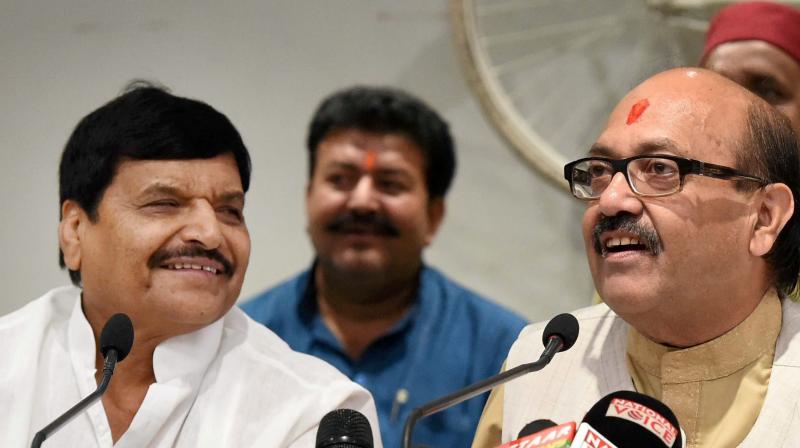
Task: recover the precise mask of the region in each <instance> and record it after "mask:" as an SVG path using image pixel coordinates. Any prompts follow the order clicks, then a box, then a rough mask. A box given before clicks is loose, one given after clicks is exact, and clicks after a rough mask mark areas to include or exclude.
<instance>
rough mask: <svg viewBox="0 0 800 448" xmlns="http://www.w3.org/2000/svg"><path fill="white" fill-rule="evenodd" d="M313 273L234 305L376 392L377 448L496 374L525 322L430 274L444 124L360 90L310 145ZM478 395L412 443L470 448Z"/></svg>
mask: <svg viewBox="0 0 800 448" xmlns="http://www.w3.org/2000/svg"><path fill="white" fill-rule="evenodd" d="M307 143H308V150H309V182H308V186H307V190H306V211H307V215H308V225H307V231H308V234H309V236H310V238H311V242H312V244H313V246H314V249H315V251H316V258H315V261H314V263H313V264H312V266H311V267H310V268H309V269H308V270H306V271H304V272H302V273H300V274H299V275H297V276H296V277H294V278H292V279H290V280H288V281H287V282H285V283H283V284H280V285H278V286H276V287H274V288H272V289H270V290H268V291H266V292H264V293H263V294H261V295H259V296H258V297H256V298H255V299H253V300H252V301H250V302H248V303H246V304H244V305H243V306H242V308H243V309H244V310H245V312H247V313H248V314H249V315H250V316H251V317H253V318H254V319H255V320H257V321H259V322H262V323H264V324H265V325H266V326H267V327H269V328H270V329H272V330H273V331H274V332H275V333H277V334H278V335H279V336H281V337H282V338H283V339H284V340H286V341H287V342H288V343H289V345H290V346H291V347H292V348H293V349H294V350H297V351H301V352H305V353H309V354H312V355H315V356H317V357H320V358H322V359H324V360H326V361H328V362H329V363H331V364H333V365H334V366H336V367H337V368H339V370H341V371H342V372H343V373H344V374H346V375H347V376H348V377H350V378H351V379H353V380H354V381H356V382H358V383H360V384H361V385H363V386H364V387H366V388H367V389H368V390H369V391H370V392H372V394H373V396H374V397H375V402H376V405H377V407H378V414H379V417H380V424H381V433H382V438H383V441H384V446H386V447H389V448H391V447H398V446H400V442H401V437H402V430H403V425H404V423H405V420H406V417H407V416H408V414H409V412H410V411H411V410H412V409H414V408H415V407H418V406H420V405H422V404H424V403H426V402H428V401H430V400H433V399H435V398H439V397H441V396H443V395H447V394H449V393H451V392H453V391H455V390H457V389H459V388H461V387H464V386H466V385H468V384H471V383H473V382H475V381H478V380H480V379H483V378H485V377H487V376H490V375H492V374H495V373H497V372H498V371H499V370H500V367H501V364H502V362H503V360H504V358H505V355H506V353H508V350H509V348H510V347H511V344H512V342H513V341H514V339H515V338H516V336H517V334H518V333H519V331H520V330H521V329H522V327H523V326H525V321H524V320H523V319H522V318H520V317H519V316H517V315H515V314H513V313H511V312H509V311H507V310H505V309H503V308H501V307H499V306H497V305H495V304H492V303H490V302H489V301H487V300H486V299H484V298H482V297H480V296H478V295H477V294H475V293H473V292H471V291H469V290H467V289H465V288H463V287H462V286H460V285H458V284H456V283H454V282H453V281H451V280H449V279H448V278H447V277H445V276H444V275H443V274H442V273H440V272H439V271H437V270H436V269H433V268H431V267H429V266H426V265H425V264H424V263H423V261H422V252H423V250H424V249H425V247H427V246H428V245H429V244H430V243H431V242H432V241H433V238H434V236H435V234H436V231H437V229H438V228H439V225H440V224H441V222H442V220H443V218H444V212H445V198H444V197H445V194H446V193H447V190H448V188H449V187H450V184H451V181H452V179H453V175H454V173H455V164H456V158H455V149H454V145H453V141H452V138H451V137H450V133H449V130H448V126H447V123H445V122H444V120H442V119H441V117H439V115H438V114H437V113H436V112H434V111H433V110H432V109H430V108H429V107H428V106H427V105H425V104H424V103H423V102H421V101H420V100H418V99H416V98H414V97H412V96H410V95H409V94H407V93H405V92H402V91H399V90H394V89H387V88H369V87H356V88H351V89H346V90H343V91H340V92H337V93H335V94H333V95H332V96H330V97H328V98H327V99H326V100H324V101H323V102H322V104H321V105H320V106H319V108H318V109H317V111H316V114H315V115H314V118H313V120H312V122H311V125H310V129H309V135H308V142H307ZM485 400H486V396H482V397H481V398H475V399H473V400H469V401H467V402H465V403H462V404H460V405H458V406H456V407H453V408H451V409H449V410H446V411H444V412H442V413H440V414H437V415H433V416H430V417H427V418H424V419H422V420H420V422H419V424H418V425H417V427H416V428H415V438H414V444H415V445H418V444H424V445H428V446H433V447H443V448H444V447H447V448H449V447H467V446H469V445H470V443H471V441H472V437H473V434H474V431H475V427H476V425H477V423H478V420H479V418H480V414H481V411H482V409H483V405H484V403H485Z"/></svg>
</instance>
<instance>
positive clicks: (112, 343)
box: [100, 313, 133, 362]
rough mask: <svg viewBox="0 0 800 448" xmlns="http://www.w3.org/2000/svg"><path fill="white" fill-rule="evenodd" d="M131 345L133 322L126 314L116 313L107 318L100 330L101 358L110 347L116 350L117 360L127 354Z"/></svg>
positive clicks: (119, 360)
mask: <svg viewBox="0 0 800 448" xmlns="http://www.w3.org/2000/svg"><path fill="white" fill-rule="evenodd" d="M132 346H133V323H132V322H131V319H130V318H129V317H128V315H127V314H123V313H118V314H115V315H113V316H111V319H108V322H106V325H105V326H104V327H103V331H101V332H100V353H101V354H102V355H103V358H105V357H106V353H108V351H109V350H110V349H112V348H113V349H115V350H116V351H117V362H121V361H122V360H123V359H125V357H126V356H128V353H130V351H131V347H132Z"/></svg>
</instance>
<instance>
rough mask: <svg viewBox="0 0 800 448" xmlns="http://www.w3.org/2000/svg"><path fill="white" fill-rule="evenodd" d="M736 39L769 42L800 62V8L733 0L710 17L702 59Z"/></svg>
mask: <svg viewBox="0 0 800 448" xmlns="http://www.w3.org/2000/svg"><path fill="white" fill-rule="evenodd" d="M737 40H762V41H764V42H767V43H770V44H772V45H775V46H776V47H778V48H780V49H781V50H783V51H785V52H786V53H787V54H788V55H789V56H791V57H792V58H793V59H794V60H795V61H797V63H798V64H800V10H797V9H795V8H792V7H791V6H788V5H784V4H780V3H770V2H743V3H734V4H732V5H728V6H726V7H725V8H722V9H721V10H720V11H719V12H718V13H717V15H716V16H714V18H713V19H711V25H710V26H709V27H708V32H707V33H706V45H705V48H704V49H703V57H702V58H701V59H700V61H701V63H702V61H705V59H706V58H707V57H708V54H709V53H711V50H713V49H714V48H716V47H717V45H720V44H724V43H726V42H733V41H737Z"/></svg>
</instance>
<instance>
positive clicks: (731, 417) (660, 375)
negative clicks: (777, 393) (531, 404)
mask: <svg viewBox="0 0 800 448" xmlns="http://www.w3.org/2000/svg"><path fill="white" fill-rule="evenodd" d="M780 329H781V304H780V301H779V299H778V297H777V294H776V293H775V291H774V290H771V291H769V292H768V293H767V294H766V295H765V297H764V299H763V300H762V301H761V303H760V304H759V305H758V306H757V307H756V309H755V310H754V311H753V313H751V315H750V316H748V318H747V319H745V320H744V321H743V322H742V323H740V324H739V325H738V326H736V327H735V328H734V329H733V330H731V331H729V332H728V333H726V334H724V335H722V336H720V337H719V338H717V339H714V340H712V341H709V342H707V343H705V344H701V345H698V346H695V347H691V348H688V349H676V348H668V347H665V346H662V345H660V344H656V343H654V342H652V341H650V340H648V339H646V338H645V337H644V336H642V335H641V334H639V333H638V332H636V331H635V330H631V331H629V333H628V340H627V370H628V372H629V374H630V376H631V379H632V381H633V384H634V385H635V388H636V390H638V391H639V392H642V393H644V394H647V395H650V396H653V397H656V398H658V399H660V400H661V401H663V402H664V403H666V404H667V406H669V407H670V409H672V410H673V412H675V414H676V415H677V417H678V420H679V421H680V423H681V426H682V427H683V429H684V431H685V432H686V435H687V446H688V447H690V448H706V447H715V448H716V447H735V446H738V445H739V443H741V442H742V440H744V438H745V437H746V436H747V434H748V433H749V431H750V429H751V428H752V427H753V425H754V423H755V421H756V418H757V417H758V415H759V412H760V410H761V407H762V405H763V403H764V398H765V396H766V393H767V385H768V383H769V379H770V373H771V370H772V363H773V358H774V355H775V344H776V341H777V338H778V334H779V333H780ZM503 395H504V390H503V388H502V387H501V388H498V389H496V390H495V391H494V392H493V393H492V395H491V396H490V397H489V401H488V402H487V404H486V408H485V409H484V412H483V416H482V417H481V421H480V423H479V425H478V428H477V431H476V435H475V440H474V441H473V445H472V446H473V448H491V447H496V446H498V445H500V444H501V432H502V421H503V401H504V400H503ZM587 410H588V409H587Z"/></svg>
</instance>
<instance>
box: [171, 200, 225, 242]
mask: <svg viewBox="0 0 800 448" xmlns="http://www.w3.org/2000/svg"><path fill="white" fill-rule="evenodd" d="M181 238H182V239H183V240H184V241H185V242H194V243H199V244H201V245H202V246H203V247H205V248H206V249H217V248H219V246H220V245H222V240H223V236H222V227H221V226H220V222H219V219H218V217H217V213H216V210H214V207H213V206H212V205H211V204H209V203H208V202H206V201H197V202H195V203H193V204H192V205H191V206H190V207H189V210H188V213H187V216H186V223H185V224H184V226H183V229H182V230H181Z"/></svg>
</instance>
